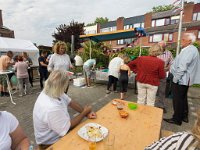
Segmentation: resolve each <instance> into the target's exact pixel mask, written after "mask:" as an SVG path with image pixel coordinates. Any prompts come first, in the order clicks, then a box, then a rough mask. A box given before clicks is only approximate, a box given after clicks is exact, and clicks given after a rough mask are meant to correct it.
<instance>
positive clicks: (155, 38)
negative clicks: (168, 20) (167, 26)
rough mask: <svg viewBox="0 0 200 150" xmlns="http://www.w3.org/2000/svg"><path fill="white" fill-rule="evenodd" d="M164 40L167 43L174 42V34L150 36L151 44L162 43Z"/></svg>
mask: <svg viewBox="0 0 200 150" xmlns="http://www.w3.org/2000/svg"><path fill="white" fill-rule="evenodd" d="M162 40H164V41H166V42H170V41H172V40H173V34H172V33H163V34H154V35H150V36H149V42H150V43H155V42H160V41H162Z"/></svg>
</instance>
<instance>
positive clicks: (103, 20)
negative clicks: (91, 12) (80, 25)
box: [86, 17, 109, 26]
mask: <svg viewBox="0 0 200 150" xmlns="http://www.w3.org/2000/svg"><path fill="white" fill-rule="evenodd" d="M108 21H109V19H108V18H107V17H105V18H103V17H96V19H95V21H94V22H93V23H88V24H87V25H86V26H93V25H95V24H97V23H99V24H104V23H107V22H108Z"/></svg>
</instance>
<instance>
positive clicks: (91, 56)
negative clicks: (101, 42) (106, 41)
mask: <svg viewBox="0 0 200 150" xmlns="http://www.w3.org/2000/svg"><path fill="white" fill-rule="evenodd" d="M90 59H92V42H91V40H90Z"/></svg>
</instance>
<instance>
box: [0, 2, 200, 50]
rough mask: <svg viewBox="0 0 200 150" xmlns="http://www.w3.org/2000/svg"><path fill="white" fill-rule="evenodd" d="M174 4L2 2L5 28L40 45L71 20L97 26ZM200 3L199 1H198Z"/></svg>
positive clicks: (50, 40) (45, 42) (50, 42)
mask: <svg viewBox="0 0 200 150" xmlns="http://www.w3.org/2000/svg"><path fill="white" fill-rule="evenodd" d="M173 1H175V0H0V9H1V10H2V11H3V12H2V13H3V23H4V26H6V27H8V28H10V29H12V30H14V31H15V38H17V39H27V40H31V41H32V42H34V43H36V44H37V45H47V46H51V45H52V40H53V38H52V36H51V35H52V33H53V32H54V31H55V28H56V27H58V26H59V25H60V24H64V23H65V24H68V23H69V22H71V21H72V20H74V21H78V22H84V23H85V24H87V23H91V22H94V20H95V18H96V17H108V18H109V20H116V19H117V18H118V17H121V16H123V17H132V16H136V15H142V14H144V13H146V12H149V11H151V8H152V7H153V6H158V5H168V4H171V3H173ZM195 2H200V0H195Z"/></svg>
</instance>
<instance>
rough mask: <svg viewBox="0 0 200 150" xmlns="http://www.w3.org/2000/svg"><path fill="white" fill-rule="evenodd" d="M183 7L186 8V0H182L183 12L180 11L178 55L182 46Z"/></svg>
mask: <svg viewBox="0 0 200 150" xmlns="http://www.w3.org/2000/svg"><path fill="white" fill-rule="evenodd" d="M183 9H184V0H181V12H180V20H179V28H178V41H177V49H176V56H177V55H178V54H179V51H180V47H181V29H182V20H183Z"/></svg>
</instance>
